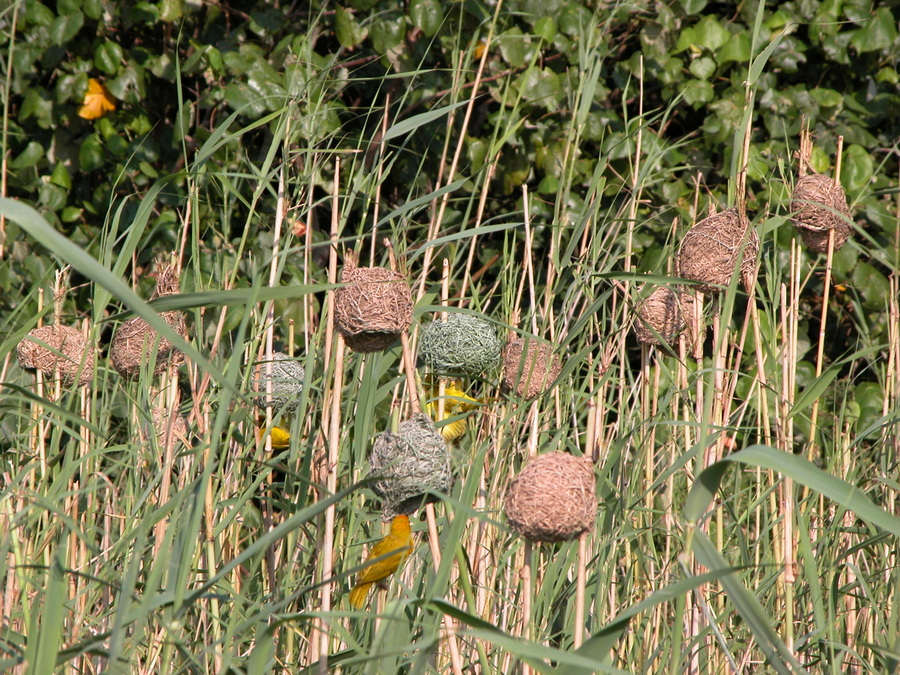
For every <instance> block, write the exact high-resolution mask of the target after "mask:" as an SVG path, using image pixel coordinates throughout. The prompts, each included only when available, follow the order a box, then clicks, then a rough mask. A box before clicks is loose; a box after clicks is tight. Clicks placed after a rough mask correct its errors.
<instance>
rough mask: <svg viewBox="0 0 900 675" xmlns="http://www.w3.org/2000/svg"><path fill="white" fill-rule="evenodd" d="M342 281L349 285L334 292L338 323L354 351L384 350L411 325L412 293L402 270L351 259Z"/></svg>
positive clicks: (339, 328)
mask: <svg viewBox="0 0 900 675" xmlns="http://www.w3.org/2000/svg"><path fill="white" fill-rule="evenodd" d="M341 283H343V284H346V285H345V286H341V287H340V288H338V289H337V290H336V291H335V294H334V325H335V328H337V330H338V332H339V333H340V334H341V335H342V336H344V341H345V342H346V343H347V346H348V347H350V349H352V350H353V351H355V352H363V353H365V352H378V351H383V350H385V349H387V348H388V347H390V346H391V345H392V344H394V343H395V342H396V341H397V338H398V337H399V336H400V334H401V333H403V331H405V330H406V329H408V328H409V325H410V324H411V323H412V306H413V303H412V294H411V292H410V290H409V284H408V283H407V281H406V277H404V276H403V275H402V274H400V273H399V272H394V271H393V270H389V269H385V268H384V267H354V266H353V265H352V263H350V264H349V265H348V266H347V267H345V268H344V270H343V272H342V273H341Z"/></svg>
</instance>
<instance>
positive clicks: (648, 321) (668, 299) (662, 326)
mask: <svg viewBox="0 0 900 675" xmlns="http://www.w3.org/2000/svg"><path fill="white" fill-rule="evenodd" d="M693 308H694V296H693V295H691V294H689V293H684V292H681V291H673V290H672V289H671V288H669V287H667V286H660V287H658V288H657V289H656V290H655V291H653V293H651V294H650V295H649V296H647V297H646V298H644V299H643V300H642V301H641V302H640V303H639V304H638V306H637V310H636V311H637V317H636V318H635V322H634V334H635V337H637V339H638V340H639V341H640V342H643V343H645V344H648V345H662V344H663V343H665V344H673V343H674V341H675V340H676V339H677V338H678V336H679V335H681V333H682V332H683V331H684V329H685V327H686V326H687V325H688V323H689V322H690V321H691V317H692V314H693Z"/></svg>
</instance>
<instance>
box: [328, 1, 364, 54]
mask: <svg viewBox="0 0 900 675" xmlns="http://www.w3.org/2000/svg"><path fill="white" fill-rule="evenodd" d="M334 32H335V35H336V36H337V39H338V42H339V43H340V44H341V47H346V48H347V49H351V48H353V47H355V46H356V45H358V44H359V43H360V42H362V41H363V40H365V39H366V34H367V31H366V30H365V29H363V28H360V26H359V24H358V23H357V22H356V19H354V18H353V15H352V14H351V13H350V12H348V11H347V10H346V9H344V8H343V7H340V6H339V7H337V9H335V12H334Z"/></svg>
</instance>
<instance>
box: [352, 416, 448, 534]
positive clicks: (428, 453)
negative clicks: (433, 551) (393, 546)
mask: <svg viewBox="0 0 900 675" xmlns="http://www.w3.org/2000/svg"><path fill="white" fill-rule="evenodd" d="M369 464H370V466H371V475H373V476H377V477H378V480H376V481H375V482H374V483H373V484H372V489H373V490H374V491H375V493H376V494H377V495H378V496H380V497H381V499H382V500H383V510H384V513H383V518H384V519H385V520H390V519H392V518H393V517H394V516H396V515H398V514H406V515H409V514H411V513H413V512H415V511H416V510H417V509H418V508H420V507H421V506H422V505H423V504H424V503H426V501H434V500H435V499H436V496H435V495H433V494H429V493H431V492H443V493H447V492H449V491H450V488H452V487H453V471H452V469H451V466H450V450H449V449H448V448H447V444H446V443H445V442H444V439H443V438H442V437H441V435H440V433H438V431H437V429H435V427H434V422H432V421H431V418H430V417H428V415H425V414H424V413H415V414H413V415H412V416H411V417H410V418H408V419H406V420H404V421H403V422H401V423H400V426H399V427H398V429H397V433H391V432H390V431H385V432H382V433H380V434H378V436H377V437H376V438H375V444H374V446H373V447H372V453H371V456H370V457H369Z"/></svg>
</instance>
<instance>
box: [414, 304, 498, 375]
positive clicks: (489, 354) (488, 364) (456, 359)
mask: <svg viewBox="0 0 900 675" xmlns="http://www.w3.org/2000/svg"><path fill="white" fill-rule="evenodd" d="M501 350H502V345H501V343H500V338H498V337H497V332H496V331H495V330H494V327H493V326H492V325H491V323H490V322H489V321H487V320H486V319H482V318H480V317H477V316H474V315H472V314H450V315H449V316H448V317H447V320H446V321H432V322H431V323H430V324H428V325H427V326H425V328H424V329H423V330H422V335H421V337H420V338H419V356H420V357H421V358H422V361H423V362H424V363H425V365H426V366H428V367H429V368H431V370H432V371H434V372H436V373H441V374H446V375H481V374H482V373H484V372H485V371H487V370H490V369H491V368H494V367H495V366H496V365H497V364H498V363H499V362H500V352H501Z"/></svg>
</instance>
